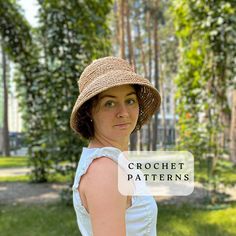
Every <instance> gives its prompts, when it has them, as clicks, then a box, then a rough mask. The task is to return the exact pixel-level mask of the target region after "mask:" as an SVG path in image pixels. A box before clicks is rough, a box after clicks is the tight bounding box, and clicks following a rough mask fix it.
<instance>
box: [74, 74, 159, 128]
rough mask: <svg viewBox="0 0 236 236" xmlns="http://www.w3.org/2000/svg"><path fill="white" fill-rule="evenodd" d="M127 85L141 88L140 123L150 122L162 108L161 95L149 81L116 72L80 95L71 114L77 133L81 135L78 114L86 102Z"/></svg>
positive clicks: (91, 84)
mask: <svg viewBox="0 0 236 236" xmlns="http://www.w3.org/2000/svg"><path fill="white" fill-rule="evenodd" d="M126 84H131V85H132V84H137V85H140V86H141V91H140V94H139V100H140V101H141V103H142V109H141V111H140V113H139V123H140V124H141V126H142V125H143V124H145V123H146V122H147V121H148V120H149V118H150V117H151V116H152V115H153V114H154V113H155V112H156V111H158V109H159V107H160V104H161V96H160V93H159V92H158V90H157V89H156V88H155V87H154V86H153V85H152V84H151V83H150V81H149V80H147V79H145V78H143V77H142V76H140V75H138V74H136V73H134V72H130V71H124V70H115V71H110V72H108V73H106V74H105V75H102V76H100V77H98V78H97V79H96V80H94V81H93V82H92V83H90V84H89V85H87V86H86V87H85V89H84V90H83V91H82V92H81V93H80V95H79V96H78V98H77V100H76V102H75V105H74V107H73V110H72V113H71V117H70V126H71V128H72V129H73V130H74V131H76V132H77V133H79V130H77V127H78V122H79V121H78V120H77V113H78V112H79V109H80V107H81V106H82V105H83V104H84V103H85V102H86V101H88V100H89V99H91V98H92V97H94V96H95V95H97V94H99V93H101V92H103V91H105V90H107V89H110V88H112V87H116V86H121V85H126Z"/></svg>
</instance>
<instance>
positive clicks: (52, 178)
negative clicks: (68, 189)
mask: <svg viewBox="0 0 236 236" xmlns="http://www.w3.org/2000/svg"><path fill="white" fill-rule="evenodd" d="M70 178H71V177H70V176H69V175H67V176H64V175H61V174H59V173H56V174H51V175H49V178H48V182H49V183H55V182H56V183H68V182H70V180H71V179H70ZM30 181H31V178H30V175H18V176H1V177H0V182H30Z"/></svg>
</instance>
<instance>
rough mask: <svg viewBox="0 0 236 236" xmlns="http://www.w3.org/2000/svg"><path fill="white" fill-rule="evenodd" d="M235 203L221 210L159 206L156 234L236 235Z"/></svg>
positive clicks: (171, 235) (183, 235)
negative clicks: (157, 232)
mask: <svg viewBox="0 0 236 236" xmlns="http://www.w3.org/2000/svg"><path fill="white" fill-rule="evenodd" d="M235 225H236V205H234V206H231V207H229V208H227V209H221V210H203V209H194V208H192V207H190V206H189V205H183V206H181V207H179V208H176V207H175V206H159V216H158V231H159V234H158V236H178V235H181V236H189V235H191V236H236V231H235Z"/></svg>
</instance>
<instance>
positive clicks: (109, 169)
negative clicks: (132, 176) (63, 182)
mask: <svg viewBox="0 0 236 236" xmlns="http://www.w3.org/2000/svg"><path fill="white" fill-rule="evenodd" d="M83 182H84V188H83V189H84V191H85V192H87V191H88V190H89V189H90V191H93V190H94V191H95V189H93V186H94V187H98V186H100V187H102V186H103V187H109V185H113V186H114V184H116V183H117V184H118V165H117V163H116V162H114V161H113V160H111V159H110V158H108V157H99V158H96V159H95V160H93V162H92V163H91V164H90V166H89V167H88V169H87V172H86V174H85V176H84V178H83ZM86 186H87V187H86ZM96 190H97V191H99V190H98V189H97V188H96Z"/></svg>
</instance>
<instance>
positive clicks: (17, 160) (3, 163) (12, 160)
mask: <svg viewBox="0 0 236 236" xmlns="http://www.w3.org/2000/svg"><path fill="white" fill-rule="evenodd" d="M27 162H28V158H27V157H2V156H0V168H11V167H27Z"/></svg>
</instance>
